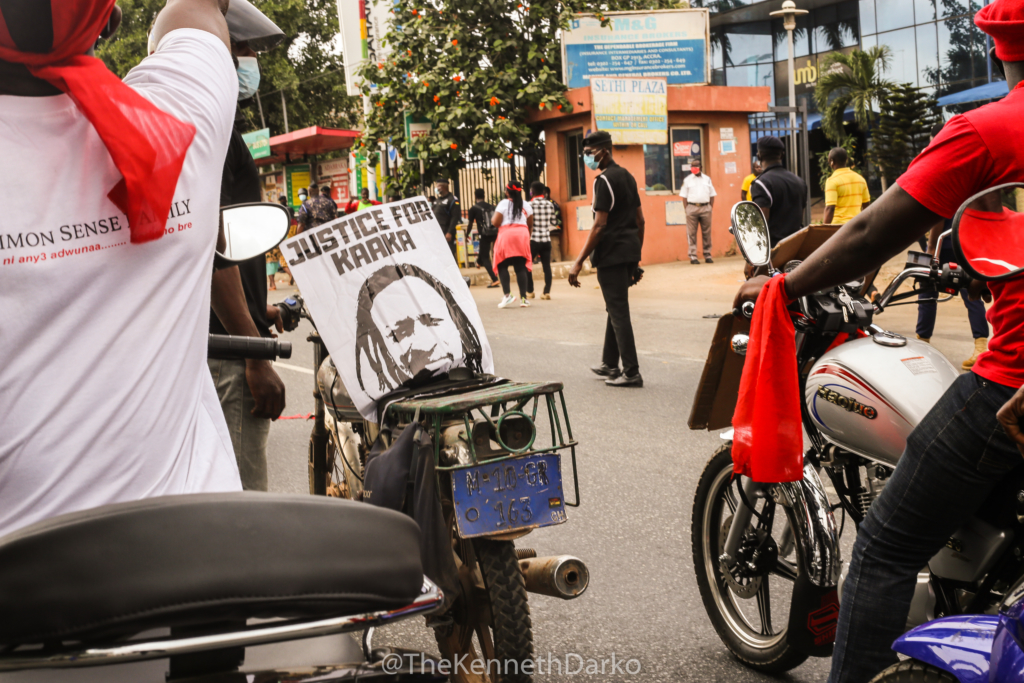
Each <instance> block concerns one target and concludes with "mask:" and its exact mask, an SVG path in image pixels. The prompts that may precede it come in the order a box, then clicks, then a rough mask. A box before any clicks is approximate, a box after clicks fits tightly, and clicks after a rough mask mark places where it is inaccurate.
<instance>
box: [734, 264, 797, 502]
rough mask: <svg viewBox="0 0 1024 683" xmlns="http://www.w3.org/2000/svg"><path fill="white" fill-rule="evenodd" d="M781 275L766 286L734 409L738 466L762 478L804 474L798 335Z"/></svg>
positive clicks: (770, 479)
mask: <svg viewBox="0 0 1024 683" xmlns="http://www.w3.org/2000/svg"><path fill="white" fill-rule="evenodd" d="M785 279H786V277H785V276H784V275H780V276H778V277H773V278H771V279H770V280H769V281H768V283H767V284H766V285H765V286H764V288H762V289H761V294H760V295H759V296H758V297H757V305H756V306H755V307H754V318H753V320H751V322H750V344H749V345H748V346H747V356H746V360H745V361H744V363H743V375H742V376H741V377H740V394H739V399H738V400H737V401H736V412H735V413H733V418H732V426H733V430H734V435H733V442H732V462H733V471H734V472H735V473H736V474H742V475H743V476H746V477H750V478H751V479H753V480H754V481H756V482H760V483H766V484H768V483H771V484H774V483H781V482H788V481H799V480H800V479H803V476H804V457H803V447H804V437H803V425H802V423H801V420H800V383H799V380H798V377H797V367H796V339H795V337H794V333H795V330H794V328H793V321H792V319H790V316H789V311H788V310H787V309H786V306H787V305H788V303H789V299H788V297H787V296H786V290H785V288H784V287H783V282H784V281H785Z"/></svg>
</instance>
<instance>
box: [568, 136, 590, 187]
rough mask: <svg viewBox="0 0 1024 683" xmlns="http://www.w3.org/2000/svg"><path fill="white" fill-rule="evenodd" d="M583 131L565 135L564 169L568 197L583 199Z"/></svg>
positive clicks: (584, 175)
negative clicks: (567, 185) (567, 177)
mask: <svg viewBox="0 0 1024 683" xmlns="http://www.w3.org/2000/svg"><path fill="white" fill-rule="evenodd" d="M582 154H583V130H582V129H581V130H577V131H573V132H572V133H566V135H565V156H566V164H565V168H566V170H567V172H568V173H569V196H570V197H583V196H585V195H586V194H587V176H586V173H585V171H584V166H583V156H582Z"/></svg>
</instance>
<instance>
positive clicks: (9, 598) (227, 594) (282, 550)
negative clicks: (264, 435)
mask: <svg viewBox="0 0 1024 683" xmlns="http://www.w3.org/2000/svg"><path fill="white" fill-rule="evenodd" d="M422 587H423V567H422V564H421V561H420V547H419V529H418V527H417V526H416V523H415V522H414V521H412V520H411V519H410V518H408V517H406V516H405V515H402V514H399V513H397V512H393V511H391V510H386V509H382V508H378V507H375V506H372V505H366V504H364V503H357V502H352V501H347V500H339V499H335V498H324V497H313V496H292V495H281V494H269V493H257V492H246V493H215V494H196V495H184V496H168V497H164V498H152V499H148V500H141V501H136V502H131V503H121V504H117V505H109V506H104V507H100V508H95V509H91V510H85V511H82V512H76V513H72V514H68V515H62V516H59V517H54V518H52V519H48V520H44V521H42V522H39V523H37V524H34V525H31V526H29V527H26V528H24V529H21V530H19V531H16V532H14V533H13V534H9V535H8V536H5V537H3V538H0V614H2V615H3V619H0V649H2V646H9V645H18V644H34V643H41V642H47V643H53V642H55V641H64V640H80V641H83V642H86V643H88V642H95V641H98V640H101V639H102V640H108V639H110V638H112V637H113V638H120V637H125V636H129V635H133V634H136V633H139V632H141V631H143V630H147V629H151V628H162V627H175V626H189V627H197V626H198V627H202V626H203V625H204V624H214V623H217V622H221V623H223V622H225V621H231V622H238V621H242V622H243V623H244V620H246V619H250V618H264V619H266V618H278V617H284V618H304V619H306V618H329V617H335V616H347V615H356V614H364V613H368V612H376V611H384V610H391V609H397V608H400V607H404V606H406V605H409V604H410V603H412V602H413V601H414V600H415V599H416V598H417V597H419V595H420V593H421V589H422Z"/></svg>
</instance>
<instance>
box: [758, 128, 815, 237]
mask: <svg viewBox="0 0 1024 683" xmlns="http://www.w3.org/2000/svg"><path fill="white" fill-rule="evenodd" d="M785 151H786V145H785V144H783V142H782V140H780V139H778V138H777V137H775V136H774V135H767V136H765V137H763V138H761V139H760V140H758V141H757V158H758V159H759V160H760V161H761V167H762V168H763V169H764V170H763V171H761V175H760V176H758V177H757V180H755V181H754V182H753V183H752V184H751V185H750V200H751V201H752V202H754V203H755V204H757V205H758V206H760V207H761V211H762V212H763V213H764V217H765V219H766V220H767V221H768V234H769V235H771V238H772V244H773V245H775V244H778V243H779V241H781V240H782V239H783V238H785V237H789V236H790V235H792V234H793V233H794V232H796V231H797V230H799V229H800V228H802V227H803V224H804V208H805V207H806V206H807V184H806V183H805V182H804V181H803V180H801V179H800V178H799V177H798V176H797V175H796V174H793V173H790V172H789V171H788V170H786V168H785V167H784V166H783V165H782V154H783V152H785Z"/></svg>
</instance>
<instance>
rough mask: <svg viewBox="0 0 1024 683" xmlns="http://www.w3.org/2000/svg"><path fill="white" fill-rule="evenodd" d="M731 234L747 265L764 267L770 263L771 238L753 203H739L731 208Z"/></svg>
mask: <svg viewBox="0 0 1024 683" xmlns="http://www.w3.org/2000/svg"><path fill="white" fill-rule="evenodd" d="M732 234H733V237H735V238H736V244H738V245H739V247H740V252H741V253H742V254H743V258H745V259H746V260H747V263H749V264H750V265H752V266H754V267H759V266H766V265H768V263H769V262H770V261H771V251H772V246H771V238H770V237H769V236H768V222H767V221H766V220H765V219H764V214H763V213H761V207H759V206H758V205H757V204H755V203H754V202H739V203H738V204H736V205H735V206H734V207H732Z"/></svg>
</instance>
